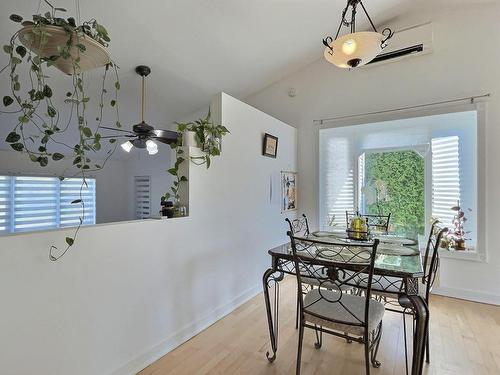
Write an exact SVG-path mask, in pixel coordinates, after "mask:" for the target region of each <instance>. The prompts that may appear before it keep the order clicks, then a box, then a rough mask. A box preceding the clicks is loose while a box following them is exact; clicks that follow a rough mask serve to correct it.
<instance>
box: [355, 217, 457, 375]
mask: <svg viewBox="0 0 500 375" xmlns="http://www.w3.org/2000/svg"><path fill="white" fill-rule="evenodd" d="M447 232H448V228H442V227H440V226H439V220H435V221H434V222H433V223H432V225H431V229H430V231H429V237H428V238H427V243H426V247H425V252H424V254H423V257H424V259H423V268H424V276H423V277H422V279H421V280H420V281H419V287H418V290H419V294H420V296H421V297H422V298H423V299H424V300H425V302H426V303H427V305H429V302H430V299H429V297H430V293H431V291H432V286H433V285H434V281H435V280H436V276H437V273H438V270H439V263H440V261H439V244H440V243H441V239H442V238H443V236H444V235H445V234H446V233H447ZM366 285H367V276H366V275H364V276H363V277H360V278H359V279H358V288H359V289H358V290H364V289H365V288H366ZM404 287H405V285H404V282H403V280H402V279H400V278H397V277H388V276H374V277H373V280H372V295H373V297H374V298H375V299H377V300H378V301H380V302H383V303H384V304H385V307H386V310H387V311H391V312H396V313H401V314H403V334H404V345H405V359H406V373H408V345H407V341H406V315H413V310H412V309H413V307H412V304H411V302H410V300H409V299H408V298H406V297H404V296H403V295H402V294H403V291H404V290H403V289H404ZM391 306H393V307H391ZM398 306H400V307H401V308H402V309H401V308H397V307H398ZM426 337H427V339H426V346H425V351H426V362H427V363H429V362H430V347H429V330H428V331H427V335H426Z"/></svg>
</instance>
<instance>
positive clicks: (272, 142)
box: [262, 133, 278, 158]
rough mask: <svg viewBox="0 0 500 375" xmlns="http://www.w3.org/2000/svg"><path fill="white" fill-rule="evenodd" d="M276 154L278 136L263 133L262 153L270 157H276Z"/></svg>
mask: <svg viewBox="0 0 500 375" xmlns="http://www.w3.org/2000/svg"><path fill="white" fill-rule="evenodd" d="M277 154H278V137H275V136H274V135H271V134H267V133H266V134H264V146H263V148H262V155H264V156H268V157H270V158H276V155H277Z"/></svg>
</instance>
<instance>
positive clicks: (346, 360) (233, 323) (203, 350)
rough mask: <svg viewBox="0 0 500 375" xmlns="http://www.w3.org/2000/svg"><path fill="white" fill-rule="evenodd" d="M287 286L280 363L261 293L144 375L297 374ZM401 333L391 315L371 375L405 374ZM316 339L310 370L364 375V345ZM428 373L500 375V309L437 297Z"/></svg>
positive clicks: (307, 355)
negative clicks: (271, 356)
mask: <svg viewBox="0 0 500 375" xmlns="http://www.w3.org/2000/svg"><path fill="white" fill-rule="evenodd" d="M281 284H282V285H281V300H280V337H279V348H278V356H277V359H276V361H275V362H274V363H273V364H270V363H268V361H267V359H266V357H265V353H266V351H267V350H269V336H268V328H267V320H266V316H265V308H264V298H263V295H262V294H260V295H258V296H256V297H255V298H253V299H252V300H250V301H249V302H247V303H245V304H244V305H242V306H241V307H239V308H238V309H237V310H235V311H234V312H232V313H231V314H229V315H228V316H226V317H225V318H223V319H221V320H220V321H218V322H217V323H215V324H214V325H212V326H211V327H209V328H208V329H206V330H205V331H203V332H201V333H200V334H199V335H197V336H195V337H193V338H192V339H191V340H189V341H188V342H186V343H184V344H183V345H181V346H180V347H178V348H177V349H175V350H174V351H172V352H170V353H168V354H167V355H165V356H164V357H162V358H160V359H159V360H158V361H156V362H155V363H153V364H151V365H150V366H149V367H147V368H145V369H144V370H143V371H141V372H140V373H139V374H140V375H171V374H175V375H184V374H186V375H188V374H189V375H192V374H196V375H198V374H231V375H233V374H252V375H259V374H270V375H278V374H279V375H281V374H287V375H288V374H295V357H296V352H297V337H298V335H297V331H296V330H295V288H296V286H295V285H296V284H295V280H294V279H293V278H292V277H288V278H287V279H286V280H285V281H284V282H282V283H281ZM409 329H411V328H410V326H409ZM402 332H403V330H402V318H401V315H400V314H395V313H391V312H386V314H385V316H384V328H383V336H382V342H381V345H380V350H379V356H378V359H379V360H380V361H381V362H382V366H381V367H380V368H379V369H374V368H372V374H374V375H389V374H391V375H404V374H405V369H404V363H405V361H404V346H403V333H402ZM408 341H409V342H410V341H411V337H410V336H408ZM313 343H314V332H313V331H311V330H308V329H306V331H305V336H304V348H303V354H302V374H303V375H313V374H314V375H322V374H325V375H327V374H328V375H336V374H339V375H340V374H342V375H351V374H352V375H359V374H364V359H363V358H364V357H363V346H362V345H360V344H358V343H351V344H348V343H346V342H345V340H343V339H340V338H335V337H332V336H329V335H324V336H323V347H322V348H321V349H320V350H316V349H315V348H314V345H313ZM424 374H426V375H487V374H488V375H489V374H497V375H498V374H500V307H495V306H491V305H485V304H479V303H473V302H467V301H463V300H458V299H452V298H446V297H439V296H432V300H431V363H430V365H425V371H424Z"/></svg>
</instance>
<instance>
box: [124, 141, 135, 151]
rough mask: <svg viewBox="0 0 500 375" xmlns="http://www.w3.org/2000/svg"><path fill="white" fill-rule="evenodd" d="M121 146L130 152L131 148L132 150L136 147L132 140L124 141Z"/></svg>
mask: <svg viewBox="0 0 500 375" xmlns="http://www.w3.org/2000/svg"><path fill="white" fill-rule="evenodd" d="M121 146H122V148H123V149H124V150H125V151H126V152H130V150H132V148H133V147H134V145H133V144H132V142H130V141H127V142H125V143H122V144H121Z"/></svg>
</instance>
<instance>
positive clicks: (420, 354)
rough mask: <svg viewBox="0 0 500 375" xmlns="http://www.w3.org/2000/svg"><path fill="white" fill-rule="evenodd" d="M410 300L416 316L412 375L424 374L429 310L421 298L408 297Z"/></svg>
mask: <svg viewBox="0 0 500 375" xmlns="http://www.w3.org/2000/svg"><path fill="white" fill-rule="evenodd" d="M407 298H408V299H409V300H410V302H411V304H412V306H413V311H414V314H415V335H414V337H413V360H412V367H411V374H412V375H421V374H422V373H423V365H424V356H425V342H426V339H427V329H428V326H429V308H428V306H427V303H426V302H425V301H424V299H423V298H422V297H420V296H414V295H413V296H407Z"/></svg>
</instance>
